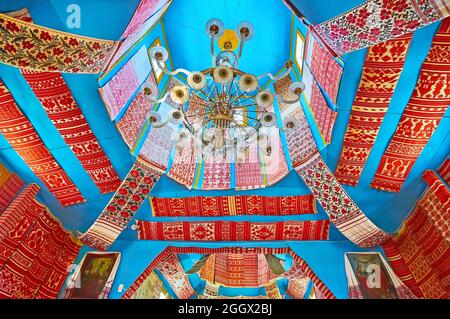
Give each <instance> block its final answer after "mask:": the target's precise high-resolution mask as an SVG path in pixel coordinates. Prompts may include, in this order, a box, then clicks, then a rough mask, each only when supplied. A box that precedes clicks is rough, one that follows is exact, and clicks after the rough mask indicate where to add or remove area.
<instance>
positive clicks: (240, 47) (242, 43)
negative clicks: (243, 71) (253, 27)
mask: <svg viewBox="0 0 450 319" xmlns="http://www.w3.org/2000/svg"><path fill="white" fill-rule="evenodd" d="M244 42H245V41H242V40H241V41H240V43H239V52H238V54H237V58H236V62H235V63H234V68H235V69H237V67H238V64H239V59H240V58H241V56H242V51H243V50H244Z"/></svg>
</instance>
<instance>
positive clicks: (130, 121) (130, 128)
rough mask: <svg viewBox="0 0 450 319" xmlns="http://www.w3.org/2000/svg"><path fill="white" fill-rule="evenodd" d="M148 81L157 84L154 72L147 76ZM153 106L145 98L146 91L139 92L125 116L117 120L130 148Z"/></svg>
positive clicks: (118, 127)
mask: <svg viewBox="0 0 450 319" xmlns="http://www.w3.org/2000/svg"><path fill="white" fill-rule="evenodd" d="M147 82H149V83H151V84H154V85H155V86H156V82H155V77H154V75H153V73H150V76H149V77H148V78H147ZM152 108H153V103H152V102H150V101H149V100H147V99H146V98H145V95H144V93H143V92H142V89H141V91H139V93H138V94H137V95H136V96H135V97H134V99H133V101H132V102H131V104H130V106H129V107H128V109H127V110H126V112H125V114H124V115H123V117H122V118H121V119H120V120H119V121H117V123H116V127H117V130H118V131H119V133H120V135H122V138H123V140H124V141H125V143H126V144H127V145H128V147H129V148H130V149H132V148H133V146H134V144H135V142H136V140H137V138H138V136H139V133H140V132H141V130H142V129H143V126H144V125H145V123H146V119H147V114H148V112H150V111H151V110H152Z"/></svg>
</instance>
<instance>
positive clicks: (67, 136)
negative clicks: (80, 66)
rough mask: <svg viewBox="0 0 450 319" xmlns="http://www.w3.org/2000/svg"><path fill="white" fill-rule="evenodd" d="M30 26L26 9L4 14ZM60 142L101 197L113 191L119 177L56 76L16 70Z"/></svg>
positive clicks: (60, 79) (70, 96) (73, 100)
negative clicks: (60, 137)
mask: <svg viewBox="0 0 450 319" xmlns="http://www.w3.org/2000/svg"><path fill="white" fill-rule="evenodd" d="M7 14H8V15H9V16H13V17H15V18H17V19H20V20H23V21H28V22H32V19H31V16H30V14H29V12H28V10H27V9H22V10H19V11H14V12H10V13H7ZM20 71H21V72H22V75H23V77H24V78H25V80H26V81H27V82H28V85H29V86H30V87H31V89H32V90H33V92H34V94H35V95H36V97H37V98H38V99H39V101H40V102H41V104H42V107H43V108H44V110H45V112H46V113H47V115H48V117H49V118H50V120H51V121H52V123H53V125H55V127H56V129H57V130H58V132H59V133H60V134H61V136H62V137H63V139H64V141H65V142H66V143H67V145H68V146H69V147H70V149H71V150H72V151H73V152H74V154H75V155H76V156H77V158H78V160H79V161H80V162H81V165H83V167H84V169H85V170H86V172H87V173H88V174H89V176H90V177H91V178H92V180H93V181H94V183H95V184H96V185H97V187H98V188H99V189H100V192H101V193H102V194H104V193H109V192H112V191H115V190H116V189H117V186H119V184H120V180H119V177H118V176H117V173H116V172H115V170H114V168H113V167H112V165H111V162H110V161H109V158H108V157H107V156H106V154H105V153H104V151H103V150H102V148H101V146H100V144H99V143H98V141H97V139H96V137H95V136H94V134H93V133H92V130H91V128H90V127H89V124H88V123H87V121H86V119H85V118H84V116H83V113H82V112H81V110H80V108H79V107H78V105H77V103H76V101H75V99H74V97H73V96H72V93H71V91H70V89H69V88H68V86H67V84H66V82H65V81H64V79H63V77H62V76H61V74H60V73H59V72H39V71H32V70H27V69H20Z"/></svg>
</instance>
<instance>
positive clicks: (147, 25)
mask: <svg viewBox="0 0 450 319" xmlns="http://www.w3.org/2000/svg"><path fill="white" fill-rule="evenodd" d="M171 4H172V1H171V0H170V1H168V2H167V3H166V4H164V5H163V7H162V8H161V9H160V10H158V11H157V12H156V13H155V14H153V15H152V16H151V17H149V18H148V19H147V20H145V21H143V22H142V23H140V25H139V27H137V28H134V31H133V32H129V34H128V36H127V37H126V38H125V39H124V40H123V41H122V42H120V44H119V45H118V48H117V50H116V51H115V53H114V56H113V57H112V58H111V59H110V60H109V62H108V63H106V64H105V66H104V68H103V69H104V70H105V73H108V72H109V71H110V70H111V69H113V68H114V67H115V66H116V65H117V64H118V62H119V61H121V60H122V59H123V58H125V56H127V53H128V52H129V50H131V49H132V48H135V47H136V46H137V45H138V44H139V43H141V41H142V39H143V38H144V37H145V36H146V35H147V34H148V33H149V32H150V31H151V30H152V28H153V26H154V25H155V24H156V23H157V22H158V21H159V20H160V18H161V17H162V16H163V15H164V13H165V12H166V11H167V9H168V8H169V6H170V5H171ZM139 19H140V18H139ZM133 20H134V18H133ZM133 24H134V22H133Z"/></svg>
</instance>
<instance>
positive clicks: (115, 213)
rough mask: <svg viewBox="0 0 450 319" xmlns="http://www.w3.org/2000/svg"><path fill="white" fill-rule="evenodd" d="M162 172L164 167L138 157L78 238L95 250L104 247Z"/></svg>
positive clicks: (119, 229)
mask: <svg viewBox="0 0 450 319" xmlns="http://www.w3.org/2000/svg"><path fill="white" fill-rule="evenodd" d="M162 174H164V169H163V168H161V167H158V166H156V165H154V164H151V163H148V162H147V161H145V160H143V159H141V158H139V157H138V158H137V159H136V162H135V163H134V165H133V167H132V168H131V170H130V172H129V173H128V175H127V177H125V179H124V180H123V181H122V184H120V186H119V189H118V190H117V191H116V193H115V194H114V195H113V197H112V198H111V200H110V201H109V203H108V205H106V207H105V208H104V209H103V211H102V212H101V213H100V216H99V217H98V218H97V220H96V221H95V222H94V224H93V225H92V226H91V227H90V228H89V229H88V230H87V231H86V232H85V233H84V234H83V235H81V236H80V240H81V241H82V242H83V243H84V244H86V245H88V246H91V247H94V248H96V249H98V250H106V249H107V248H108V247H109V246H110V245H111V244H112V243H113V242H114V241H115V240H116V239H117V237H119V235H120V234H121V233H122V231H123V230H124V229H125V227H126V226H127V225H128V223H129V221H130V220H131V218H132V217H133V216H134V214H135V213H136V211H137V210H138V209H139V207H141V205H142V203H143V202H144V201H145V199H146V198H147V196H148V194H149V193H150V191H151V190H152V188H153V187H154V186H155V184H156V182H157V181H158V180H159V178H160V177H161V176H162Z"/></svg>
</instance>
